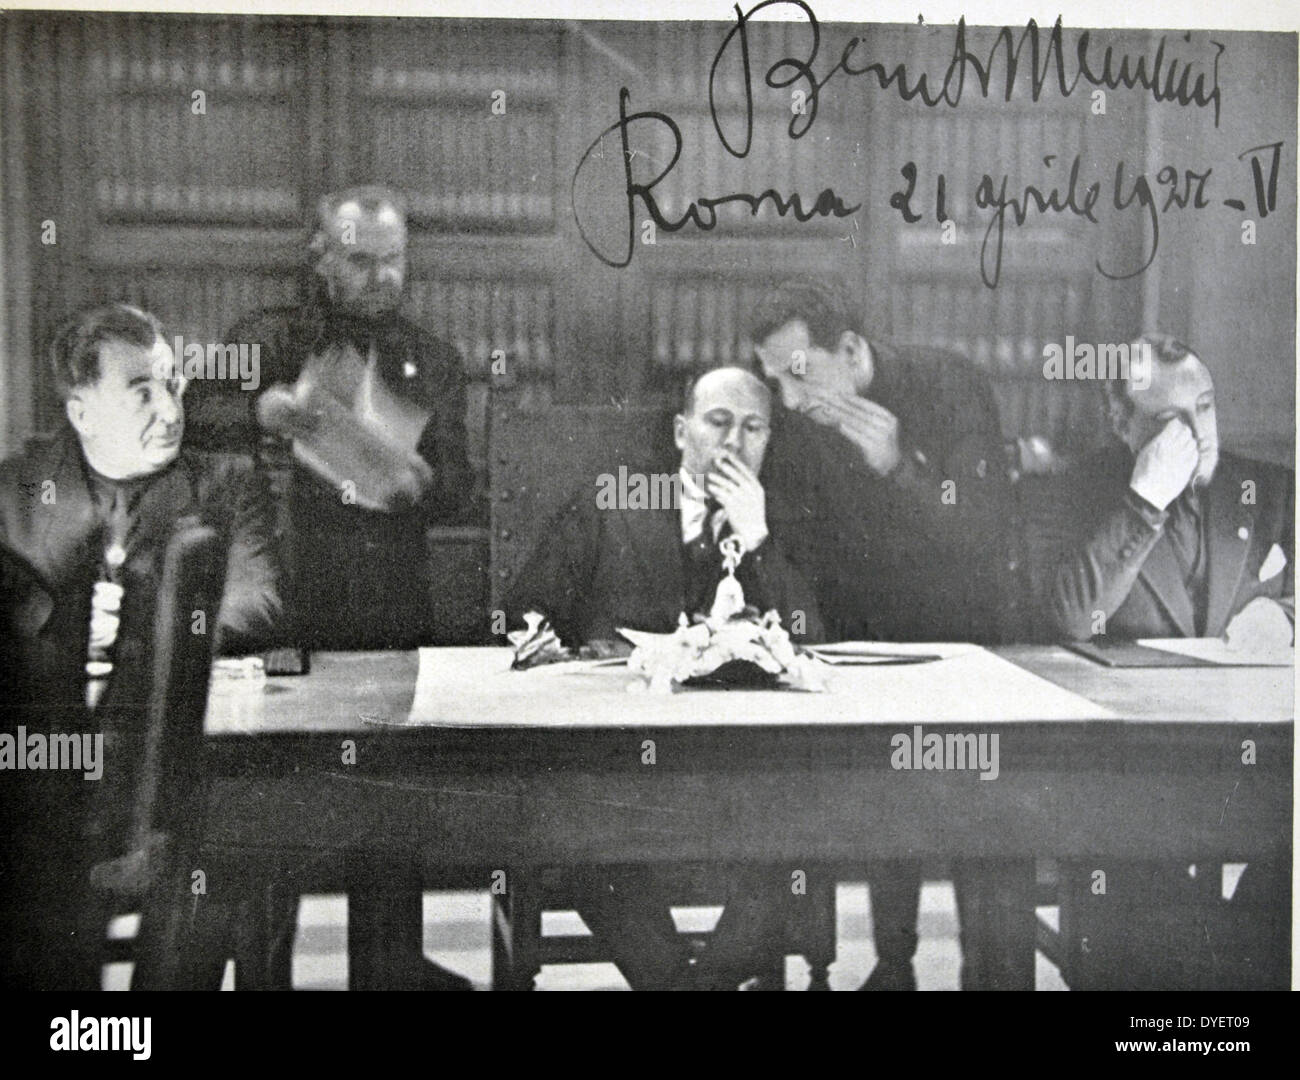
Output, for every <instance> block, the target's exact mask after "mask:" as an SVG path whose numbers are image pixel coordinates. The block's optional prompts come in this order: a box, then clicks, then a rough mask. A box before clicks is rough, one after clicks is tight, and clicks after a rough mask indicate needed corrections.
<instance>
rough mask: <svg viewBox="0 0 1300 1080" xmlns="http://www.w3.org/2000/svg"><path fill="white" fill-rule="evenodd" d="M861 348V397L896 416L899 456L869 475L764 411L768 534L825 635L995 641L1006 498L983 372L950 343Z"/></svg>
mask: <svg viewBox="0 0 1300 1080" xmlns="http://www.w3.org/2000/svg"><path fill="white" fill-rule="evenodd" d="M871 347H872V350H873V353H874V356H875V361H876V377H875V381H874V383H873V385H872V388H871V390H870V392H869V393H868V395H867V396H868V397H869V398H871V399H872V400H874V401H876V402H878V403H879V404H881V405H883V406H884V407H885V408H887V409H889V410H890V411H891V412H892V413H893V414H894V415H895V416H897V417H898V421H899V429H900V439H901V443H902V450H903V461H902V463H901V464H900V465H899V467H898V469H896V470H895V471H894V472H893V473H892V474H890V475H889V476H888V477H883V478H882V477H878V476H876V475H875V474H874V473H872V472H871V470H870V469H868V468H867V465H866V462H865V461H864V460H863V458H862V454H861V451H859V450H858V448H857V447H856V446H854V445H853V444H852V443H850V442H849V441H848V439H846V438H845V437H844V436H843V435H841V434H840V433H839V432H838V431H835V430H832V429H830V428H827V427H823V426H821V425H819V424H817V423H815V422H814V421H812V420H809V419H808V418H806V417H804V416H802V415H799V414H797V413H794V412H791V411H790V410H787V409H778V410H777V412H776V415H775V416H774V418H773V432H772V442H771V444H770V445H769V447H768V451H767V466H766V468H767V476H768V484H769V490H770V491H771V492H772V493H773V495H774V497H775V498H777V499H778V500H779V505H780V506H781V507H783V508H784V509H783V510H782V511H779V512H778V513H777V514H775V515H772V522H773V533H774V534H775V535H776V536H777V537H779V538H780V540H781V541H782V543H783V545H784V546H785V550H786V551H787V552H788V553H789V555H790V558H791V559H792V560H793V561H794V563H795V564H796V565H797V566H798V568H799V569H800V570H801V571H802V572H803V573H804V574H805V575H806V576H807V577H808V579H809V580H810V581H811V582H812V583H813V587H814V588H815V590H816V593H817V598H818V600H819V601H820V604H821V610H822V615H823V617H824V618H825V620H826V624H827V630H828V632H829V633H830V634H831V636H832V637H833V638H835V639H843V640H847V639H868V640H872V639H874V640H883V641H942V640H950V641H990V640H995V639H996V638H997V636H998V615H999V602H1000V597H1001V592H1002V587H1003V575H1004V562H1005V560H1004V557H1003V552H1004V548H1005V543H1004V540H1005V533H1004V529H1005V527H1006V523H1007V520H1008V517H1009V514H1008V506H1009V499H1008V489H1007V482H1006V473H1005V469H1004V468H1003V454H1002V436H1001V430H1000V427H999V422H998V412H997V407H996V404H995V403H994V400H993V395H992V391H991V389H990V387H989V384H988V380H987V379H986V378H985V377H984V375H983V374H982V373H981V372H980V371H979V370H978V369H976V368H975V367H974V366H973V365H972V364H970V363H969V362H968V361H966V360H965V359H963V358H962V357H960V356H956V355H953V354H949V353H940V352H935V351H932V350H925V349H902V348H893V347H890V346H887V345H877V344H875V343H872V346H871ZM945 481H952V482H953V483H952V485H951V486H950V487H948V488H945ZM945 492H947V493H949V498H948V501H945ZM953 496H955V501H952V497H953Z"/></svg>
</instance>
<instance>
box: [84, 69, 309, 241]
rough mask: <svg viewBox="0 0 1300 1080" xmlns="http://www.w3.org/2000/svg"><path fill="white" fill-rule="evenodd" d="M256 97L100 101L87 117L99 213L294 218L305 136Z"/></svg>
mask: <svg viewBox="0 0 1300 1080" xmlns="http://www.w3.org/2000/svg"><path fill="white" fill-rule="evenodd" d="M299 120H300V118H299V116H298V115H297V113H296V112H295V111H294V110H292V109H289V108H285V107H280V106H278V105H276V104H275V103H274V102H270V101H265V100H256V101H251V100H250V101H241V102H238V103H230V102H218V101H216V100H210V101H209V102H208V107H207V112H206V114H204V115H196V114H194V113H192V112H191V111H190V107H189V99H188V97H184V96H181V97H178V98H177V99H176V100H171V99H160V98H153V97H139V96H133V95H129V94H120V93H119V94H109V95H104V97H103V100H102V101H100V102H99V103H98V104H97V105H96V107H95V113H94V116H93V132H92V138H93V150H94V159H93V163H92V167H91V170H90V171H91V175H93V176H95V177H96V180H95V199H96V203H97V205H98V208H99V210H100V212H101V213H103V214H105V215H108V216H139V217H144V218H149V217H155V216H157V217H183V218H195V219H200V220H221V221H229V220H236V221H257V220H268V221H273V220H280V219H285V218H289V219H293V220H294V221H298V220H300V218H301V202H300V197H299V191H300V188H301V184H302V176H301V172H302V149H303V147H304V134H303V131H302V126H301V124H300V122H299Z"/></svg>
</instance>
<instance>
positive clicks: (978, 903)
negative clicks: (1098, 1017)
mask: <svg viewBox="0 0 1300 1080" xmlns="http://www.w3.org/2000/svg"><path fill="white" fill-rule="evenodd" d="M954 878H955V882H954V885H955V889H956V893H957V909H958V912H959V915H960V919H961V946H962V965H961V988H962V989H963V990H1032V989H1034V939H1035V936H1036V925H1037V924H1036V922H1035V917H1034V894H1035V887H1036V882H1035V878H1034V860H1033V859H984V860H979V861H971V862H968V863H965V864H963V865H961V866H959V867H958V868H957V872H956V873H955V874H954Z"/></svg>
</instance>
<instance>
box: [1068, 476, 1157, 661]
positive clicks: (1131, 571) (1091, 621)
mask: <svg viewBox="0 0 1300 1080" xmlns="http://www.w3.org/2000/svg"><path fill="white" fill-rule="evenodd" d="M1167 517H1168V515H1167V514H1166V513H1164V512H1163V511H1159V510H1156V509H1155V508H1154V507H1152V506H1149V505H1147V504H1145V503H1143V502H1142V501H1141V500H1140V499H1139V498H1138V497H1137V496H1136V495H1133V494H1132V493H1126V494H1125V496H1124V497H1123V498H1122V499H1121V500H1120V502H1119V503H1118V504H1117V505H1116V506H1115V507H1114V509H1113V510H1112V511H1111V512H1110V513H1109V514H1107V515H1106V516H1105V518H1104V519H1103V520H1102V521H1101V523H1100V524H1099V525H1098V526H1097V528H1096V529H1095V530H1094V531H1093V533H1092V535H1091V536H1090V537H1089V538H1088V540H1087V541H1086V542H1085V543H1084V544H1083V545H1082V546H1080V547H1078V548H1076V549H1075V550H1074V551H1073V552H1071V553H1070V554H1069V555H1067V556H1066V557H1065V558H1064V560H1063V561H1062V563H1061V565H1060V566H1059V567H1058V569H1057V571H1056V574H1055V575H1054V577H1053V580H1052V584H1051V588H1050V592H1049V595H1048V598H1047V607H1048V612H1047V614H1048V618H1049V620H1050V622H1051V624H1052V625H1053V626H1054V627H1055V629H1056V630H1057V631H1058V632H1059V633H1061V634H1063V635H1064V636H1065V637H1067V638H1069V639H1071V640H1076V641H1082V640H1084V639H1086V638H1090V637H1092V636H1093V635H1094V633H1097V632H1098V620H1097V616H1098V615H1099V614H1100V615H1101V616H1102V617H1103V619H1109V618H1110V617H1111V616H1112V615H1113V614H1114V613H1115V612H1116V611H1117V610H1118V609H1119V607H1120V606H1121V605H1122V604H1123V603H1124V601H1125V600H1126V599H1127V598H1128V594H1129V592H1130V591H1131V590H1132V588H1133V584H1134V582H1135V581H1136V580H1137V576H1138V573H1139V572H1140V571H1141V569H1142V564H1143V563H1144V562H1146V559H1147V556H1148V555H1150V553H1151V549H1152V548H1153V547H1155V545H1156V542H1157V541H1158V540H1159V539H1160V534H1161V532H1162V531H1163V527H1164V522H1165V520H1166V518H1167Z"/></svg>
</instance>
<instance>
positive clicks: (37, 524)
mask: <svg viewBox="0 0 1300 1080" xmlns="http://www.w3.org/2000/svg"><path fill="white" fill-rule="evenodd" d="M84 469H85V466H84V459H83V457H82V453H81V447H80V445H79V443H78V441H77V437H76V435H75V434H74V433H73V432H72V430H71V429H70V428H64V429H63V430H62V431H61V432H59V433H58V434H57V435H54V436H51V437H45V438H38V439H33V440H32V442H31V443H30V444H29V446H28V447H27V449H26V450H25V451H24V452H23V453H22V454H20V455H19V456H17V457H13V458H10V459H9V460H7V461H5V462H3V463H2V464H0V547H3V548H4V549H5V551H6V556H5V558H4V559H3V560H2V561H0V574H3V580H2V581H0V598H3V602H4V610H3V611H0V620H2V623H0V629H2V630H3V634H4V636H5V638H6V640H7V642H8V648H7V649H6V651H13V652H16V653H17V654H19V655H20V656H21V657H22V659H23V665H24V667H25V668H27V676H28V677H26V678H25V679H24V685H26V686H28V687H29V690H30V692H32V693H34V694H35V695H36V696H37V697H38V698H39V699H41V700H42V701H43V702H44V703H45V704H49V705H53V704H54V698H55V697H56V695H55V694H54V693H53V691H54V688H55V687H60V688H61V693H60V694H59V695H57V698H58V700H59V701H60V703H62V702H64V701H70V702H72V703H73V705H74V706H76V705H78V704H79V703H80V702H81V699H82V691H81V687H82V686H83V685H84V667H85V663H86V646H87V640H88V637H89V630H90V595H91V588H92V586H93V584H94V582H95V581H96V580H97V578H98V575H99V570H100V561H101V559H102V557H103V547H102V537H101V532H100V530H101V526H100V524H99V521H98V519H97V517H96V514H95V508H94V503H93V501H92V495H91V492H90V488H89V485H88V482H87V479H86V473H85V471H84ZM45 481H52V482H53V489H52V492H53V501H52V502H50V503H46V502H45V501H43V500H42V493H43V491H44V490H46V489H45V488H44V487H43V485H44V483H45ZM181 518H191V519H196V520H198V521H200V522H202V523H203V524H207V525H211V526H212V527H214V528H215V529H216V530H217V531H218V533H219V535H221V536H222V537H223V538H224V541H225V544H226V546H227V549H228V551H229V555H228V557H227V565H228V569H227V572H226V588H225V592H224V594H223V597H222V603H221V609H220V611H219V612H211V613H208V620H207V632H208V633H210V634H215V635H216V638H215V645H216V648H217V650H218V651H224V652H228V653H235V652H250V651H253V650H256V649H260V648H263V647H265V646H266V645H268V644H271V643H272V641H273V638H274V635H275V632H276V626H277V620H278V619H279V616H280V610H281V601H280V594H279V563H278V559H277V554H276V550H275V545H274V540H273V533H272V515H271V508H270V500H269V496H268V495H267V492H266V489H265V486H264V485H263V484H262V482H261V480H260V478H259V477H258V476H257V474H256V473H255V472H254V470H253V467H252V463H251V462H249V461H247V460H245V459H241V458H239V457H236V456H234V455H229V454H204V453H199V452H195V451H190V450H183V451H182V452H181V454H180V456H179V458H178V459H177V460H176V461H175V462H174V463H173V464H172V465H170V466H169V467H168V468H167V469H166V470H165V472H164V473H163V474H162V475H160V476H159V477H158V478H157V479H156V480H155V481H154V482H153V483H152V484H151V486H150V487H149V488H148V489H147V491H146V492H145V493H144V494H143V495H142V496H141V501H140V505H139V508H138V514H137V521H136V526H135V528H134V530H133V531H132V534H131V537H130V539H129V541H128V544H127V559H126V562H125V564H124V565H123V566H122V569H121V571H120V573H121V584H122V586H123V600H122V610H121V628H120V630H119V635H118V646H117V648H116V650H115V655H114V676H113V679H112V683H111V686H110V689H109V691H108V696H106V698H105V703H106V704H107V703H108V702H109V700H110V699H111V700H114V701H116V702H118V703H123V702H126V701H129V702H131V703H132V704H141V703H143V702H144V700H145V699H146V698H147V679H148V671H149V664H150V662H151V653H150V647H149V639H150V637H151V635H152V632H153V619H154V607H155V604H156V601H157V588H158V584H159V581H160V579H161V575H162V560H163V556H164V555H165V553H166V549H167V543H168V541H169V540H170V538H171V535H172V531H173V529H174V527H175V525H176V523H177V521H178V519H181ZM74 730H80V729H79V728H74Z"/></svg>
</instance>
